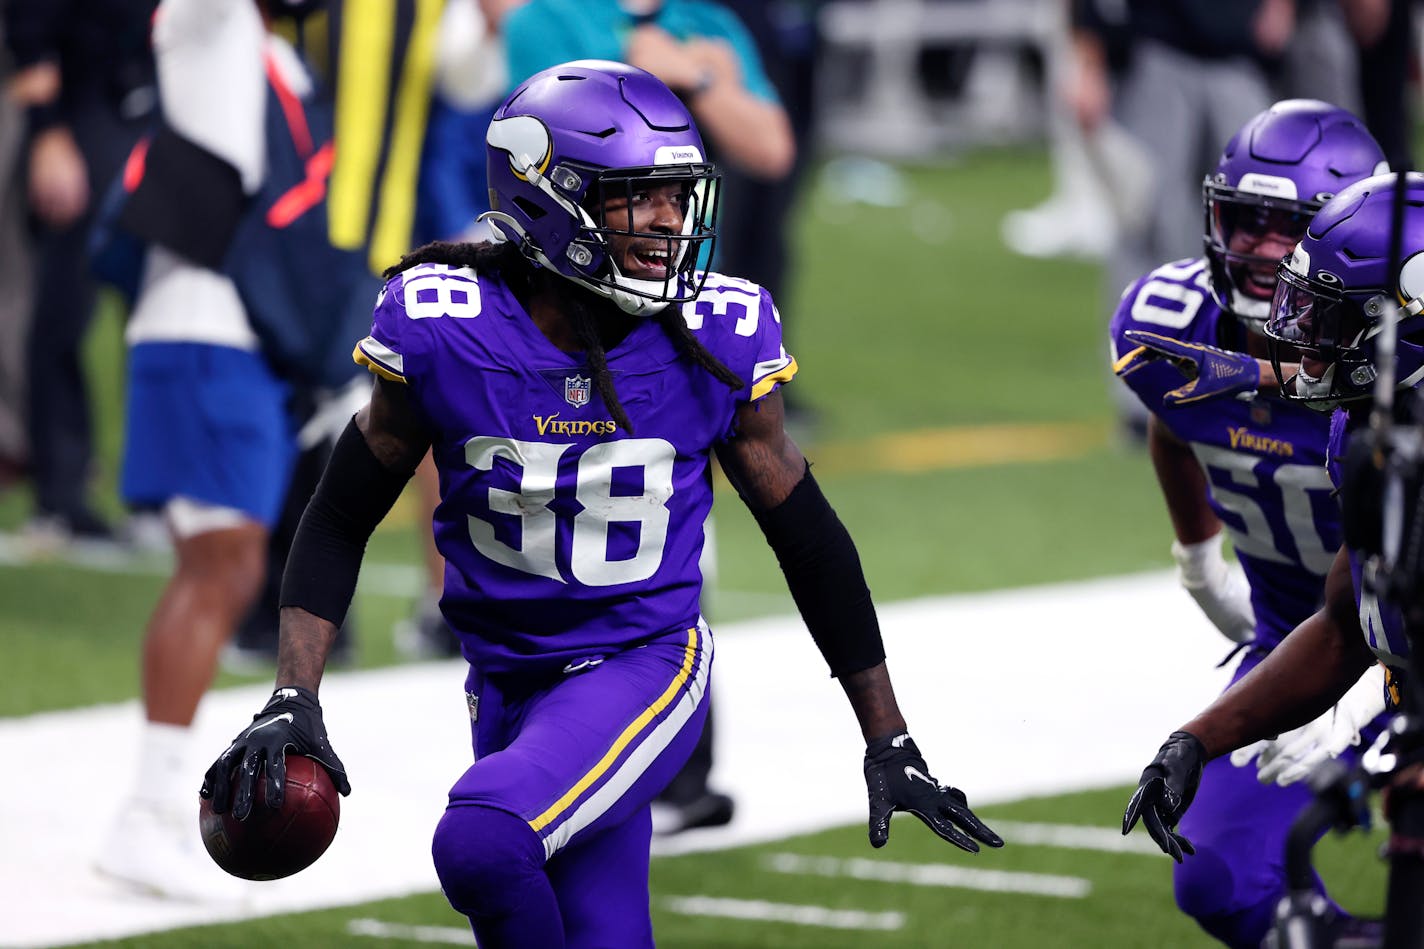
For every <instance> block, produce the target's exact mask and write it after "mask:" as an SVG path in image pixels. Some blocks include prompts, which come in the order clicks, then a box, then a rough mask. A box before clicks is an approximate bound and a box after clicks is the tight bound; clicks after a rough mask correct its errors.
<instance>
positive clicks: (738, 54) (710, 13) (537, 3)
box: [504, 0, 796, 276]
mask: <svg viewBox="0 0 1424 949" xmlns="http://www.w3.org/2000/svg"><path fill="white" fill-rule="evenodd" d="M504 38H505V50H506V52H507V54H508V62H509V66H508V68H509V79H510V83H511V85H513V84H515V83H518V82H519V81H520V80H522V79H524V78H525V77H527V76H531V75H533V74H534V73H536V72H538V71H539V70H541V69H546V68H548V67H549V66H554V65H557V64H558V63H563V62H568V61H570V60H573V59H611V60H616V61H619V62H625V63H628V64H629V65H632V66H637V67H639V68H640V69H646V70H647V71H648V72H650V73H652V74H653V75H655V76H657V77H658V78H659V79H661V80H662V81H663V82H665V83H667V85H668V86H669V88H671V89H672V90H673V91H674V92H676V93H677V94H678V96H679V97H680V98H682V99H683V101H684V102H686V103H687V105H688V108H689V109H690V110H691V111H692V114H693V118H694V119H696V120H697V125H698V128H700V129H701V130H702V134H703V138H704V139H705V140H706V143H707V147H708V148H709V149H710V150H711V151H712V155H713V158H714V160H715V161H716V162H717V163H718V164H719V166H721V167H723V168H732V169H735V170H737V171H739V172H740V173H742V174H746V175H752V176H754V177H758V178H764V179H769V180H778V179H781V178H783V177H785V176H786V174H787V173H788V172H790V170H791V166H792V163H793V162H794V161H795V157H796V143H795V139H794V138H793V136H792V131H791V122H790V119H789V118H788V117H787V115H786V110H785V109H783V108H782V106H781V103H780V101H779V100H778V99H777V96H776V89H775V87H774V86H773V85H772V83H771V80H770V78H768V76H767V74H766V70H765V69H764V68H763V67H762V63H761V57H760V56H759V55H758V54H757V50H756V44H755V42H754V40H753V39H752V37H751V35H750V34H749V33H748V31H747V29H746V27H745V26H744V25H743V24H742V22H741V21H740V20H739V19H737V17H736V15H735V14H734V13H733V12H732V11H731V10H729V9H727V8H726V7H724V6H722V5H720V4H718V3H714V2H709V0H530V2H529V3H526V4H524V5H523V6H520V7H519V8H517V9H515V10H514V11H512V12H511V13H510V14H509V15H508V16H507V18H506V19H505V23H504ZM736 276H741V275H740V274H737V275H736Z"/></svg>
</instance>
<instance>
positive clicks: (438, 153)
mask: <svg viewBox="0 0 1424 949" xmlns="http://www.w3.org/2000/svg"><path fill="white" fill-rule="evenodd" d="M524 2H525V0H447V3H446V4H445V12H444V15H443V16H442V17H441V21H440V43H439V46H438V48H437V50H436V67H435V83H434V90H433V94H432V96H431V104H430V121H429V125H428V126H427V128H426V132H425V148H424V150H423V151H422V152H421V157H420V180H419V184H418V186H417V198H416V212H415V221H416V238H415V241H414V243H415V244H417V245H418V244H423V243H425V242H427V241H433V240H457V241H482V240H490V239H492V238H493V236H494V232H493V230H492V229H491V228H490V227H489V225H488V224H485V223H482V222H481V221H480V220H479V216H480V215H481V214H483V213H484V212H485V211H488V210H489V188H488V185H487V183H486V181H485V165H486V161H485V154H486V153H485V144H484V142H485V129H486V128H487V127H488V126H489V122H490V118H491V117H492V116H493V115H494V110H495V108H496V107H497V106H498V105H499V103H500V102H501V101H502V100H503V98H504V94H505V92H506V91H507V90H508V87H509V75H508V70H507V67H506V63H505V54H504V41H503V38H502V36H501V35H500V30H501V27H502V24H503V22H504V18H505V17H506V16H507V15H508V13H509V11H510V10H513V9H514V8H516V7H519V6H522V5H523V3H524ZM412 485H413V490H414V491H415V497H416V501H417V503H418V505H419V510H420V519H419V520H420V523H421V524H424V525H428V524H430V523H432V522H433V519H434V515H435V506H436V505H437V504H439V502H440V479H439V476H438V475H437V474H436V471H435V464H434V462H433V461H432V459H431V458H430V457H429V456H426V458H425V460H424V461H422V462H421V464H420V467H419V468H417V469H416V472H415V478H414V479H412ZM421 541H422V545H421V546H422V553H423V559H424V563H425V569H426V578H425V589H424V590H423V591H422V592H421V595H420V597H419V598H418V599H417V601H416V604H415V610H414V611H413V613H412V615H411V616H410V617H409V618H408V619H405V620H402V621H401V622H400V623H398V624H397V625H396V628H395V645H396V650H397V651H398V652H399V653H401V654H402V655H404V656H407V657H410V658H413V659H430V658H442V657H448V656H457V655H459V654H460V647H459V643H458V642H457V641H456V639H455V634H454V633H452V632H451V631H450V627H449V626H448V625H446V623H445V617H444V615H443V614H442V613H441V612H440V594H441V591H442V589H443V587H444V578H445V560H444V558H442V557H441V556H440V552H439V551H438V550H437V549H436V548H435V538H434V536H433V534H432V533H431V532H430V530H429V529H426V528H422V530H421Z"/></svg>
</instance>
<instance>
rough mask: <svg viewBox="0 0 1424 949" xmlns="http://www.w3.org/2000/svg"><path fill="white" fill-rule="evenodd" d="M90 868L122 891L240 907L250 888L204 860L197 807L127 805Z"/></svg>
mask: <svg viewBox="0 0 1424 949" xmlns="http://www.w3.org/2000/svg"><path fill="white" fill-rule="evenodd" d="M94 869H96V870H98V871H99V872H100V873H101V874H103V875H104V876H107V877H110V878H112V879H114V880H116V881H118V882H120V883H122V884H124V885H125V886H127V887H130V888H132V889H136V890H139V891H142V892H145V893H148V894H150V895H153V896H158V897H161V898H163V899H170V900H181V901H185V902H196V903H225V904H229V905H241V904H244V903H247V902H248V901H249V900H250V898H251V890H252V887H253V884H251V883H249V882H248V881H245V880H240V879H238V878H237V877H234V876H230V875H228V874H227V873H226V872H224V871H223V870H222V869H220V868H219V867H218V865H217V864H215V863H213V861H212V858H211V857H209V856H208V852H207V849H206V848H204V846H203V839H202V837H201V836H200V835H199V833H198V813H197V808H196V806H195V807H194V808H193V809H192V810H191V811H190V812H188V813H183V812H182V811H181V810H178V809H176V808H172V809H170V808H159V807H155V806H154V805H152V804H146V803H138V802H132V801H130V802H128V803H126V804H125V806H124V809H123V810H122V811H121V812H120V813H119V816H118V818H117V820H116V821H115V822H114V826H113V828H112V829H111V830H110V832H109V837H108V839H107V840H106V841H105V843H104V846H103V849H102V850H100V852H99V857H98V859H97V860H95V862H94Z"/></svg>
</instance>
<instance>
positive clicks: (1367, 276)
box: [1123, 174, 1424, 874]
mask: <svg viewBox="0 0 1424 949" xmlns="http://www.w3.org/2000/svg"><path fill="white" fill-rule="evenodd" d="M1395 182H1396V176H1394V175H1379V176H1374V177H1370V178H1367V179H1365V180H1363V181H1360V182H1357V183H1355V184H1354V185H1351V186H1350V187H1348V188H1345V189H1344V190H1342V191H1341V192H1340V193H1339V194H1338V195H1336V196H1335V198H1334V199H1332V200H1331V201H1329V202H1328V203H1327V204H1326V205H1325V206H1324V207H1323V208H1322V209H1321V210H1320V211H1319V212H1318V213H1317V214H1316V216H1315V218H1314V219H1313V221H1312V222H1311V224H1310V226H1309V228H1308V230H1307V232H1306V234H1305V236H1304V237H1303V238H1302V240H1301V241H1300V243H1299V244H1298V245H1297V247H1296V248H1295V249H1294V250H1293V251H1292V253H1291V255H1290V256H1289V257H1288V258H1286V260H1285V261H1284V262H1283V263H1282V264H1281V266H1280V269H1279V275H1280V279H1279V282H1278V284H1277V288H1276V291H1275V295H1274V299H1273V302H1272V304H1271V308H1270V310H1269V313H1270V316H1269V318H1268V320H1267V322H1266V324H1265V332H1266V334H1267V336H1268V337H1269V338H1270V340H1271V346H1272V349H1273V352H1272V359H1273V361H1274V362H1276V363H1277V364H1278V365H1280V366H1281V375H1282V376H1283V377H1284V378H1285V379H1286V382H1285V384H1284V385H1283V386H1282V389H1281V392H1282V395H1284V396H1285V397H1286V398H1287V399H1290V400H1298V401H1300V402H1304V403H1306V404H1309V405H1311V406H1313V407H1315V408H1317V409H1320V410H1322V411H1326V412H1328V411H1329V410H1330V409H1332V408H1335V407H1336V406H1341V407H1340V408H1338V409H1336V411H1335V414H1334V416H1333V417H1331V418H1330V423H1331V424H1330V436H1329V440H1328V446H1327V457H1328V459H1329V466H1328V470H1329V474H1330V477H1331V481H1332V484H1334V485H1335V486H1336V487H1340V486H1342V485H1343V486H1345V487H1347V488H1348V487H1350V482H1349V481H1348V480H1347V479H1346V476H1345V472H1343V471H1342V468H1341V464H1340V462H1341V459H1343V458H1344V457H1345V456H1346V454H1347V448H1348V441H1349V437H1350V432H1351V431H1353V430H1355V429H1357V428H1358V427H1359V426H1360V425H1361V424H1362V423H1363V422H1364V420H1365V419H1366V417H1367V416H1368V412H1369V409H1370V405H1371V402H1370V400H1371V396H1372V389H1371V387H1372V385H1373V383H1374V380H1375V378H1376V377H1377V376H1378V374H1379V371H1380V365H1379V358H1378V357H1379V354H1378V352H1377V350H1376V346H1377V337H1378V334H1379V332H1380V330H1381V328H1382V327H1383V326H1384V325H1385V320H1386V319H1387V318H1388V317H1389V315H1390V314H1394V319H1396V320H1397V321H1398V322H1397V330H1398V333H1399V336H1400V339H1399V343H1398V347H1397V352H1396V355H1395V362H1394V371H1395V373H1396V376H1395V378H1396V380H1397V383H1398V385H1399V386H1400V387H1401V388H1410V387H1417V386H1418V385H1419V383H1420V381H1421V380H1422V379H1424V345H1421V344H1420V342H1419V339H1420V334H1421V332H1424V316H1421V313H1424V176H1420V175H1416V174H1411V175H1409V176H1407V183H1406V187H1407V195H1406V197H1407V201H1406V202H1405V205H1404V209H1403V210H1404V219H1403V224H1404V226H1403V231H1402V240H1401V248H1402V257H1401V258H1400V259H1401V260H1402V261H1403V265H1402V269H1401V270H1400V271H1398V272H1395V273H1392V272H1391V271H1390V262H1389V261H1390V256H1391V255H1390V240H1391V238H1390V231H1391V226H1390V220H1391V211H1392V208H1391V204H1392V202H1393V198H1394V190H1395V187H1396V184H1395ZM1396 282H1397V286H1398V288H1399V303H1400V309H1398V310H1395V309H1394V308H1393V307H1391V306H1389V302H1390V301H1389V294H1390V292H1391V291H1392V290H1393V288H1394V286H1395V285H1396ZM1295 360H1298V361H1299V370H1298V371H1296V372H1289V371H1286V369H1285V366H1286V364H1287V363H1289V362H1291V361H1295ZM1321 417H1322V418H1325V417H1326V416H1325V415H1323V414H1322V416H1321ZM1356 487H1358V485H1356ZM1349 493H1350V492H1348V491H1347V492H1345V494H1343V495H1342V496H1348V494H1349ZM1371 493H1373V494H1374V496H1375V497H1376V498H1377V497H1378V492H1371V491H1370V490H1368V489H1367V490H1366V491H1365V492H1364V495H1365V496H1369V495H1370V494H1371ZM1351 513H1352V512H1351V511H1350V510H1348V509H1347V510H1346V511H1345V516H1346V518H1347V519H1348V518H1350V517H1351ZM1351 543H1357V540H1356V539H1355V537H1354V536H1353V532H1352V536H1351ZM1362 563H1363V560H1362V556H1361V551H1360V550H1359V549H1355V548H1353V547H1351V546H1347V545H1345V544H1342V545H1341V546H1340V547H1339V548H1338V550H1337V551H1336V553H1335V555H1334V556H1333V558H1332V560H1331V564H1330V569H1329V573H1328V575H1327V577H1326V581H1325V586H1324V601H1323V604H1322V605H1321V607H1320V608H1319V609H1318V610H1317V611H1316V612H1315V613H1313V614H1312V615H1311V616H1309V617H1308V618H1306V619H1305V620H1304V621H1303V622H1301V623H1299V624H1298V625H1297V626H1296V627H1295V629H1294V630H1293V631H1291V632H1290V634H1289V635H1288V636H1287V637H1286V638H1285V639H1284V640H1282V641H1281V643H1280V645H1279V646H1278V647H1277V648H1276V649H1274V650H1273V651H1272V652H1271V654H1270V655H1269V656H1267V657H1266V658H1265V659H1263V660H1262V661H1261V662H1260V663H1258V664H1257V665H1256V667H1255V668H1254V669H1253V670H1252V671H1251V673H1250V674H1249V675H1246V676H1244V677H1242V678H1241V679H1240V680H1239V681H1238V682H1237V683H1236V684H1235V685H1234V686H1233V687H1232V688H1230V689H1228V690H1227V691H1226V692H1224V693H1223V694H1222V695H1221V696H1220V697H1219V698H1218V699H1217V700H1216V701H1215V702H1214V703H1213V704H1212V705H1211V706H1209V707H1208V708H1207V709H1206V710H1205V711H1203V712H1201V713H1200V714H1199V715H1197V716H1196V717H1195V718H1194V719H1192V720H1191V721H1190V722H1188V723H1187V724H1185V725H1183V726H1182V727H1181V728H1180V729H1179V730H1178V731H1176V732H1173V733H1172V735H1171V736H1170V737H1169V738H1168V739H1167V741H1166V742H1165V743H1164V744H1163V745H1162V747H1161V749H1160V750H1159V751H1158V753H1157V756H1156V758H1154V759H1153V761H1152V763H1151V764H1150V765H1149V766H1148V767H1147V768H1146V769H1145V770H1144V771H1143V772H1142V778H1141V782H1140V784H1139V786H1138V788H1137V791H1136V793H1134V795H1133V797H1132V800H1131V801H1130V802H1129V804H1128V807H1127V811H1126V813H1125V814H1124V816H1123V833H1127V832H1128V831H1130V830H1131V829H1132V827H1133V826H1134V825H1135V824H1136V823H1137V821H1138V820H1139V819H1140V820H1141V821H1142V822H1143V824H1144V825H1146V827H1147V830H1148V833H1149V834H1150V835H1151V836H1152V839H1153V840H1155V841H1156V842H1157V843H1158V845H1159V846H1161V847H1162V849H1163V851H1164V852H1166V853H1168V854H1170V855H1171V856H1173V857H1174V858H1175V859H1177V860H1178V861H1182V860H1183V857H1184V854H1185V855H1191V854H1193V853H1194V852H1196V853H1197V854H1198V855H1197V856H1195V857H1192V858H1191V859H1188V860H1186V861H1185V864H1184V865H1185V866H1191V865H1192V864H1194V863H1197V862H1201V854H1200V849H1201V848H1199V847H1197V846H1196V844H1197V838H1196V835H1197V834H1198V833H1200V831H1199V830H1197V829H1196V828H1197V827H1198V822H1196V821H1195V817H1196V810H1195V809H1193V810H1192V811H1188V807H1189V806H1191V805H1192V802H1193V800H1194V798H1195V797H1197V796H1198V795H1199V792H1200V787H1202V786H1204V781H1205V774H1206V772H1208V771H1210V770H1211V769H1212V768H1213V767H1217V766H1218V765H1219V759H1220V758H1221V756H1223V755H1226V754H1227V753H1229V752H1231V751H1233V750H1234V749H1239V748H1243V747H1247V746H1249V745H1251V744H1252V743H1253V742H1257V741H1261V740H1263V739H1267V738H1270V737H1271V736H1274V735H1278V734H1281V733H1282V732H1286V731H1288V730H1290V729H1294V728H1297V727H1299V726H1301V725H1302V724H1304V723H1306V722H1309V721H1311V720H1312V719H1314V718H1315V717H1316V716H1318V715H1320V714H1321V713H1322V712H1323V711H1325V710H1327V709H1329V708H1330V706H1331V705H1333V704H1335V703H1336V702H1338V701H1340V700H1341V697H1342V696H1344V695H1346V694H1347V693H1348V691H1349V690H1351V689H1352V688H1354V687H1355V686H1356V685H1357V683H1358V681H1359V679H1360V677H1361V675H1362V674H1364V673H1365V672H1366V671H1368V670H1370V669H1372V668H1373V667H1374V666H1375V664H1376V662H1377V661H1378V662H1383V663H1385V664H1386V665H1388V666H1390V667H1391V671H1396V670H1402V669H1403V667H1404V665H1405V663H1406V661H1407V657H1408V641H1407V639H1406V638H1405V635H1404V629H1403V624H1402V621H1401V618H1400V616H1399V614H1398V612H1397V611H1396V610H1394V609H1392V608H1391V607H1390V606H1389V605H1388V604H1385V603H1382V602H1381V601H1379V600H1378V599H1377V598H1376V597H1375V596H1374V595H1372V593H1371V592H1370V588H1369V587H1368V586H1367V585H1366V584H1365V583H1364V582H1363V576H1362ZM1204 768H1205V769H1206V770H1205V771H1204V770H1203V769H1204ZM1199 782H1200V783H1199ZM1205 869H1207V870H1208V871H1209V872H1212V873H1217V874H1220V873H1222V872H1223V868H1222V867H1220V866H1219V865H1218V864H1217V862H1216V861H1215V860H1211V859H1209V860H1208V861H1207V867H1206V868H1205Z"/></svg>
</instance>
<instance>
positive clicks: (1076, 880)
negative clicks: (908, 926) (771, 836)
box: [765, 853, 1093, 900]
mask: <svg viewBox="0 0 1424 949" xmlns="http://www.w3.org/2000/svg"><path fill="white" fill-rule="evenodd" d="M765 866H766V867H767V869H769V870H774V871H776V872H777V873H792V874H797V875H810V876H819V877H844V878H847V879H851V880H875V881H876V882H879V883H908V884H910V885H911V886H943V887H950V888H953V889H959V890H983V891H986V892H990V893H1026V894H1029V895H1032V896H1056V897H1062V898H1064V899H1074V900H1081V899H1083V898H1084V897H1086V896H1087V895H1088V894H1089V893H1091V892H1093V883H1092V881H1091V880H1085V879H1083V878H1082V877H1067V876H1058V875H1056V874H1052V873H1020V872H1010V871H1007V870H979V869H975V868H973V867H956V866H952V865H950V864H947V863H896V862H895V861H892V860H873V859H871V858H869V857H851V858H850V859H843V858H841V857H812V856H803V855H802V854H796V853H773V854H770V855H768V856H767V858H766V862H765Z"/></svg>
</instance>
